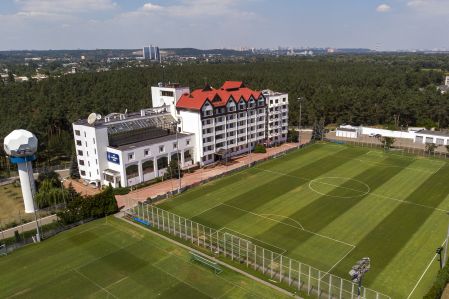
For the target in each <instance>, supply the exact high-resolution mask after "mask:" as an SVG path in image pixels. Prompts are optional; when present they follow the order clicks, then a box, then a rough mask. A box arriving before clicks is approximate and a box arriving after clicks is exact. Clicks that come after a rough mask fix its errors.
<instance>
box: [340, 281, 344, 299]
mask: <svg viewBox="0 0 449 299" xmlns="http://www.w3.org/2000/svg"><path fill="white" fill-rule="evenodd" d="M342 297H343V279H341V278H340V299H341V298H342Z"/></svg>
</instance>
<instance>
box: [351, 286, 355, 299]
mask: <svg viewBox="0 0 449 299" xmlns="http://www.w3.org/2000/svg"><path fill="white" fill-rule="evenodd" d="M352 298H354V284H352V288H351V299H352Z"/></svg>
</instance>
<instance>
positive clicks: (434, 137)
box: [414, 130, 449, 145]
mask: <svg viewBox="0 0 449 299" xmlns="http://www.w3.org/2000/svg"><path fill="white" fill-rule="evenodd" d="M414 142H415V143H419V144H426V143H435V144H436V145H448V144H449V134H448V133H444V132H438V131H428V130H422V131H418V132H416V133H415V136H414Z"/></svg>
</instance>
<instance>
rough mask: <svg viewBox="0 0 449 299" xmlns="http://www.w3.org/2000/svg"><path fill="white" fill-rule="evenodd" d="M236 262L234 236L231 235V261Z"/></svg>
mask: <svg viewBox="0 0 449 299" xmlns="http://www.w3.org/2000/svg"><path fill="white" fill-rule="evenodd" d="M233 260H234V235H231V261H233Z"/></svg>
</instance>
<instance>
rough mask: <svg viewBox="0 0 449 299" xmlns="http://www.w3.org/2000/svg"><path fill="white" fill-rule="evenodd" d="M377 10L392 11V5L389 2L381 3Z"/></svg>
mask: <svg viewBox="0 0 449 299" xmlns="http://www.w3.org/2000/svg"><path fill="white" fill-rule="evenodd" d="M376 11H377V12H382V13H383V12H389V11H391V6H390V5H388V4H385V3H384V4H380V5H379V6H378V7H377V8H376Z"/></svg>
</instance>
